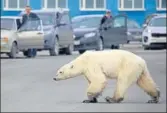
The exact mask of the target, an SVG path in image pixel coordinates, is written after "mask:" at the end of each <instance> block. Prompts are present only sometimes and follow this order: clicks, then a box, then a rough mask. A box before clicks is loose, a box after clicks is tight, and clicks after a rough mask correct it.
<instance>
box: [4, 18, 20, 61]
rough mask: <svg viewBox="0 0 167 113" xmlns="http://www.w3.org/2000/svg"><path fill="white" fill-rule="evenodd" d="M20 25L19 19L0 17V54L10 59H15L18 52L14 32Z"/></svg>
mask: <svg viewBox="0 0 167 113" xmlns="http://www.w3.org/2000/svg"><path fill="white" fill-rule="evenodd" d="M20 23H21V18H20V17H15V16H1V54H7V55H8V56H9V57H10V58H15V57H16V54H17V53H18V52H19V51H18V46H17V44H18V43H17V41H18V37H17V33H16V32H17V30H18V28H19V26H20Z"/></svg>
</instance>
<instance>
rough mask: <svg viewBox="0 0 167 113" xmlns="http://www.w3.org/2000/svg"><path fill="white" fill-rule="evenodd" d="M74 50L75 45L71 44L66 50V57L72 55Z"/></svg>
mask: <svg viewBox="0 0 167 113" xmlns="http://www.w3.org/2000/svg"><path fill="white" fill-rule="evenodd" d="M73 50H74V45H73V44H70V45H69V46H68V47H67V48H66V50H65V53H66V55H72V52H73Z"/></svg>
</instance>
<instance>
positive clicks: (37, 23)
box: [19, 20, 42, 31]
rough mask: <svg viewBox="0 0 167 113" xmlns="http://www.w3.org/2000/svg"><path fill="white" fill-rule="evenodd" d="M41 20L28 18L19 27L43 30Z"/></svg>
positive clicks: (21, 28)
mask: <svg viewBox="0 0 167 113" xmlns="http://www.w3.org/2000/svg"><path fill="white" fill-rule="evenodd" d="M41 30H42V23H41V20H28V21H26V22H25V23H24V24H23V25H22V26H21V27H20V29H19V31H41Z"/></svg>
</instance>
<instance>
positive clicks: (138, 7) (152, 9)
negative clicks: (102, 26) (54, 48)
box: [1, 0, 166, 24]
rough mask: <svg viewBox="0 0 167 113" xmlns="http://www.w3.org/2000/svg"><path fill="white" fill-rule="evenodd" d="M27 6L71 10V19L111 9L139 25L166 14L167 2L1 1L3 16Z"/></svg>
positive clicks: (120, 0) (134, 0)
mask: <svg viewBox="0 0 167 113" xmlns="http://www.w3.org/2000/svg"><path fill="white" fill-rule="evenodd" d="M26 5H30V6H31V7H32V9H55V8H65V9H69V10H70V15H71V17H74V16H77V15H84V14H103V13H105V10H106V9H109V10H111V11H112V14H113V15H117V14H120V13H124V14H127V16H128V17H129V18H131V19H134V20H136V21H137V22H138V23H139V24H142V23H143V21H144V18H145V17H146V16H147V15H148V14H152V13H166V0H1V15H2V16H8V15H10V16H16V15H18V14H19V13H20V11H22V10H24V7H25V6H26Z"/></svg>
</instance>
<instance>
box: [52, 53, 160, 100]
mask: <svg viewBox="0 0 167 113" xmlns="http://www.w3.org/2000/svg"><path fill="white" fill-rule="evenodd" d="M79 75H83V76H84V77H85V78H86V80H87V81H88V84H89V87H88V89H87V97H88V99H87V100H84V101H83V103H96V102H98V101H97V98H98V97H99V96H100V95H101V94H102V92H103V90H104V88H105V87H106V85H107V79H116V80H117V84H116V89H115V92H114V95H113V97H109V96H107V97H106V98H105V100H106V102H108V103H120V102H122V101H123V100H124V95H125V93H126V91H127V89H128V88H129V87H130V86H131V85H132V84H133V83H137V85H138V86H139V87H140V88H142V89H143V90H144V91H145V92H146V93H147V94H148V95H150V96H151V97H152V99H151V100H149V101H148V103H158V102H159V97H160V91H159V89H158V88H157V86H156V84H155V82H154V81H153V79H152V77H151V76H150V73H149V71H148V68H147V65H146V62H145V60H144V59H143V58H141V57H140V56H138V55H135V54H134V53H132V52H129V51H125V50H105V51H87V52H85V53H84V54H82V55H80V56H79V57H77V58H76V59H74V60H73V61H71V62H70V63H68V64H65V65H64V66H62V67H61V68H60V69H59V70H58V71H57V73H56V76H55V77H54V78H53V79H54V80H56V81H59V80H65V79H69V78H73V77H76V76H79Z"/></svg>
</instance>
